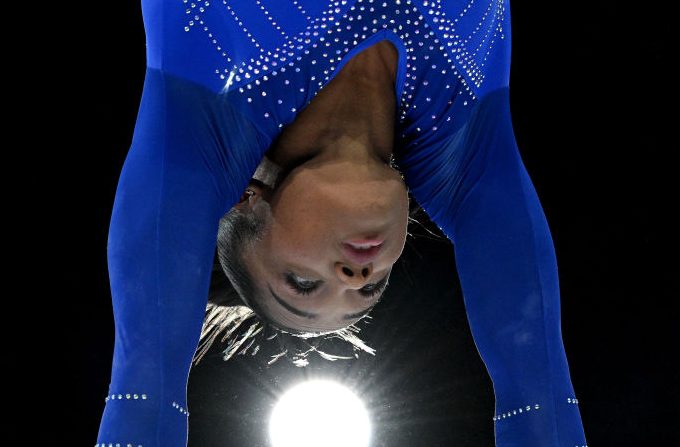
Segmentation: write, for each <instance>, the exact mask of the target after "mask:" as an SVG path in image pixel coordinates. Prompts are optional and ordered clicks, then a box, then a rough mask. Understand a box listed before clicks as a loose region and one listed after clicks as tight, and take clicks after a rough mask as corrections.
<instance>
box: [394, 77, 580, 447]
mask: <svg viewBox="0 0 680 447" xmlns="http://www.w3.org/2000/svg"><path fill="white" fill-rule="evenodd" d="M424 159H426V161H425V162H423V164H422V165H420V166H417V170H414V171H413V172H410V170H409V168H408V167H407V168H406V172H405V176H406V178H407V180H408V179H409V178H410V180H411V182H412V183H410V185H411V192H412V193H413V194H414V197H415V198H416V200H418V202H419V204H420V205H421V206H422V207H423V208H424V209H425V210H426V211H427V213H428V215H429V216H430V217H431V219H432V220H433V221H434V222H435V223H436V224H437V225H438V226H439V227H440V228H441V229H442V231H443V232H444V233H445V234H446V235H447V237H448V238H449V239H450V240H451V241H452V242H453V244H454V252H455V258H456V267H457V270H458V274H459V277H460V282H461V286H462V291H463V297H464V302H465V308H466V313H467V316H468V321H469V323H470V328H471V331H472V334H473V337H474V341H475V345H476V346H477V349H478V350H479V353H480V355H481V357H482V359H483V361H484V363H485V365H486V368H487V370H488V372H489V375H490V377H491V379H492V381H493V386H494V393H495V397H496V411H495V415H494V416H493V418H491V416H490V418H491V419H493V421H494V422H493V423H494V424H495V437H496V445H497V446H499V447H510V446H513V447H514V446H523V447H531V446H535V447H539V446H540V447H545V446H561V447H574V446H584V445H586V441H585V435H584V431H583V426H582V422H581V417H580V413H579V409H578V405H577V404H578V400H577V398H576V396H575V395H574V389H573V387H572V383H571V379H570V375H569V367H568V364H567V358H566V355H565V349H564V346H563V342H562V335H561V329H560V294H559V285H558V271H557V263H556V258H555V251H554V247H553V242H552V239H551V235H550V230H549V228H548V224H547V221H546V217H545V215H544V213H543V210H542V207H541V205H540V203H539V199H538V196H537V194H536V190H535V189H534V186H533V184H532V182H531V180H530V178H529V175H528V174H527V171H526V169H525V166H524V164H523V162H522V159H521V157H520V153H519V151H518V147H517V144H516V141H515V137H514V133H513V128H512V122H511V115H510V106H509V90H508V87H503V88H500V89H497V90H494V91H493V92H490V93H489V94H487V95H486V96H485V97H484V98H482V99H480V100H479V102H478V103H477V104H476V106H475V109H474V110H473V111H472V112H471V115H470V117H469V119H468V121H467V123H466V124H465V126H463V127H461V128H460V129H459V131H458V132H456V133H455V134H453V135H451V137H450V138H449V140H448V141H446V142H445V143H444V144H442V146H441V147H439V148H437V150H433V151H432V152H430V153H429V154H428V156H427V157H425V158H424ZM412 168H414V167H412ZM409 174H410V175H409Z"/></svg>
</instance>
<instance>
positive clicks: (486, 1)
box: [97, 0, 586, 447]
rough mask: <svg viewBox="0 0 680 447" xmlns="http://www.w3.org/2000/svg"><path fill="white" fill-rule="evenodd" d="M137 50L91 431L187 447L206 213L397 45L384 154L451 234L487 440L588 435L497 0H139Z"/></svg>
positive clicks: (208, 251)
mask: <svg viewBox="0 0 680 447" xmlns="http://www.w3.org/2000/svg"><path fill="white" fill-rule="evenodd" d="M141 5H142V13H143V18H144V26H145V30H146V43H147V47H146V49H147V68H146V75H145V82H144V90H143V95H142V98H141V103H140V107H139V114H138V117H137V122H136V126H135V130H134V135H133V140H132V144H131V147H130V150H129V153H128V155H127V158H126V160H125V163H124V166H123V169H122V172H121V175H120V179H119V182H118V187H117V190H116V196H115V201H114V206H113V214H112V216H111V223H110V228H109V238H108V265H109V275H110V284H111V292H112V300H113V310H114V317H115V329H116V332H115V348H114V355H113V368H112V373H111V381H110V387H109V393H108V396H107V397H106V398H105V400H106V405H105V409H104V413H103V416H102V420H101V424H100V428H99V434H98V438H97V445H98V446H112V445H113V446H117V445H119V444H120V445H121V446H129V445H132V446H135V447H138V446H143V447H173V446H185V445H186V442H187V422H188V410H187V404H186V385H187V379H188V374H189V368H190V366H191V360H192V357H193V355H194V353H195V350H196V347H197V343H198V340H199V336H200V331H201V326H202V322H203V318H204V315H205V309H206V303H207V298H208V288H209V281H210V274H211V267H212V263H213V255H214V251H215V246H216V234H217V228H218V223H219V219H220V217H221V216H222V215H223V214H224V213H226V212H227V211H228V210H229V209H230V208H231V207H232V206H233V205H234V204H236V203H237V202H238V200H239V198H240V196H241V194H242V193H243V191H244V190H245V188H246V187H247V185H248V182H249V180H250V179H251V176H252V174H253V173H254V171H255V169H256V167H257V166H258V164H259V162H260V160H261V159H262V157H263V155H264V153H265V152H266V151H267V150H268V148H269V146H270V144H271V143H272V141H274V139H275V138H276V136H277V135H278V134H279V133H280V132H281V131H282V129H283V128H284V127H285V126H286V125H288V124H290V123H291V122H292V121H293V120H294V119H295V116H296V114H297V113H298V112H299V111H300V110H302V109H303V108H304V107H305V106H306V105H307V104H309V103H310V101H311V100H312V99H313V98H314V95H315V94H316V93H317V92H318V91H319V90H320V89H321V88H323V87H324V86H325V85H326V84H328V82H329V81H330V80H332V79H333V78H334V77H335V75H336V74H337V73H338V72H339V70H340V69H341V68H342V67H343V66H344V64H346V63H347V61H349V60H350V59H351V58H352V57H353V56H354V55H356V54H357V53H358V52H360V51H362V50H363V49H366V48H367V47H369V46H371V45H374V44H376V43H377V42H379V41H381V40H385V39H387V40H389V41H390V42H391V43H392V44H394V46H395V47H396V49H397V50H398V53H399V64H398V70H397V82H396V83H395V93H396V98H397V103H398V104H397V106H398V112H397V116H396V117H395V122H396V125H397V130H398V134H397V136H398V137H399V138H398V139H397V140H398V142H397V145H396V147H395V157H396V160H395V161H396V162H397V164H398V166H399V168H400V170H401V171H402V172H403V173H404V177H405V180H406V182H407V185H408V187H409V189H410V190H411V192H412V194H413V196H414V197H415V198H416V200H417V201H418V203H419V204H420V205H421V206H422V207H423V208H424V209H425V210H426V211H427V213H428V215H429V216H430V218H431V219H432V221H433V222H435V223H436V224H437V225H438V226H439V227H440V228H441V229H442V231H443V232H444V233H445V234H446V235H447V237H448V238H449V239H450V240H451V241H452V242H453V244H454V248H455V256H456V262H457V269H458V274H459V277H460V281H461V284H462V290H463V295H464V301H465V307H466V312H467V316H468V319H469V322H470V327H471V330H472V334H473V336H474V341H475V344H476V346H477V348H478V350H479V353H480V354H481V357H482V359H483V361H484V363H485V365H486V367H487V369H488V372H489V375H490V377H491V379H492V381H493V386H494V392H495V397H496V411H495V414H494V415H489V417H490V418H492V419H493V421H494V424H495V437H496V445H498V446H501V447H510V446H513V447H514V446H523V447H531V446H535V447H538V446H540V447H545V446H563V447H574V446H584V445H586V440H585V435H584V431H583V426H582V422H581V417H580V413H579V408H578V399H577V398H576V396H575V394H574V390H573V386H572V384H571V380H570V375H569V368H568V364H567V358H566V355H565V351H564V346H563V343H562V336H561V332H560V297H559V286H558V272H557V264H556V259H555V252H554V248H553V243H552V239H551V235H550V231H549V228H548V225H547V222H546V218H545V216H544V213H543V210H542V208H541V205H540V203H539V200H538V197H537V195H536V191H535V189H534V187H533V185H532V183H531V180H530V178H529V176H528V175H527V172H526V170H525V167H524V165H523V163H522V159H521V157H520V154H519V152H518V148H517V145H516V142H515V138H514V135H513V129H512V123H511V116H510V109H509V97H508V81H509V69H510V15H509V4H508V0H436V1H431V0H428V1H426V0H384V1H381V0H348V1H334V2H331V3H328V2H326V1H320V0H281V1H279V0H276V1H273V0H251V1H235V0H142V1H141Z"/></svg>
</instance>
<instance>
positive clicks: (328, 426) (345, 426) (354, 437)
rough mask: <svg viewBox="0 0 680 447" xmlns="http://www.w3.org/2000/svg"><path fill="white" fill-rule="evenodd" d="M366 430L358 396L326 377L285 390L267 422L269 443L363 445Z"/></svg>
mask: <svg viewBox="0 0 680 447" xmlns="http://www.w3.org/2000/svg"><path fill="white" fill-rule="evenodd" d="M370 432H371V427H370V423H369V421H368V413H367V412H366V409H365V408H364V405H363V404H362V402H361V401H360V400H359V398H358V397H357V396H355V395H354V393H352V392H351V391H350V390H349V389H347V388H346V387H344V386H342V385H340V384H338V383H335V382H331V381H328V380H314V381H309V382H303V383H301V384H299V385H296V386H295V387H293V388H292V389H290V390H289V391H287V392H286V393H285V394H284V395H283V397H281V400H280V401H279V402H278V403H277V404H276V406H275V407H274V411H273V412H272V416H271V420H270V422H269V436H270V439H271V442H272V446H273V447H293V446H295V447H347V446H352V447H367V446H368V443H369V440H370V435H371V433H370Z"/></svg>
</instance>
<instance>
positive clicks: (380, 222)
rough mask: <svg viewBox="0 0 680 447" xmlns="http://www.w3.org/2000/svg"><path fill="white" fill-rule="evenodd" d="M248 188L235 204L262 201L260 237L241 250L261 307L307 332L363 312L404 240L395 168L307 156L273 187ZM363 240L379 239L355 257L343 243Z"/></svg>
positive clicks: (404, 204) (403, 193)
mask: <svg viewBox="0 0 680 447" xmlns="http://www.w3.org/2000/svg"><path fill="white" fill-rule="evenodd" d="M362 166H363V167H362ZM349 168H351V169H349ZM249 189H252V190H254V191H255V192H256V195H255V196H253V197H252V198H250V199H244V200H242V202H241V203H240V204H239V205H237V207H241V208H243V207H257V206H261V205H264V208H265V209H266V210H267V211H266V212H267V213H269V218H268V223H267V226H266V228H265V230H264V231H263V233H262V237H261V238H260V239H259V240H255V241H252V244H249V246H248V247H247V248H245V249H244V251H243V255H242V260H243V263H244V266H245V268H246V269H247V270H248V272H249V273H250V276H251V278H253V281H254V282H255V287H256V289H257V290H258V292H259V293H258V294H257V297H255V298H254V299H257V301H258V302H257V306H258V307H259V308H260V310H261V311H262V312H264V313H266V314H267V316H268V317H269V319H271V320H273V322H274V323H278V324H279V325H280V326H283V327H287V328H291V329H295V330H299V331H305V332H330V331H335V330H338V329H341V328H345V327H347V326H349V325H350V324H352V323H355V322H356V321H358V320H359V319H360V318H361V317H363V316H364V315H365V314H366V313H368V311H369V310H370V309H371V308H372V307H373V306H374V305H375V304H376V303H377V302H378V300H379V299H380V296H381V294H382V291H383V290H384V289H385V286H386V283H387V281H388V280H389V275H390V272H391V270H392V266H393V264H394V263H395V262H396V261H397V259H398V258H399V256H400V255H401V252H402V250H403V248H404V244H405V241H406V231H407V225H408V211H409V199H408V192H407V189H406V186H405V185H404V182H403V180H402V179H401V175H400V174H399V172H398V171H396V170H394V169H392V168H391V167H389V165H386V164H375V165H371V166H370V167H369V166H368V165H361V164H359V165H357V164H356V163H352V164H351V166H350V165H348V164H345V163H343V162H342V161H340V162H337V163H320V162H315V161H314V160H312V161H309V162H307V163H305V164H303V165H300V166H298V167H297V168H295V169H293V170H291V171H290V173H288V175H287V176H286V177H285V179H284V180H283V181H282V182H281V184H280V185H278V186H277V187H276V189H275V190H274V191H271V190H267V189H266V188H264V189H263V188H259V187H256V186H252V185H251V186H250V188H249ZM258 201H265V202H266V203H262V202H260V203H258ZM361 239H378V240H382V241H383V242H382V244H381V245H380V247H379V248H378V249H372V250H371V251H373V252H374V253H367V252H366V251H363V252H359V255H358V256H357V254H356V253H357V252H356V251H355V250H352V249H351V248H349V247H347V246H346V245H344V244H343V242H346V241H353V240H361ZM361 256H364V258H363V259H362V258H361ZM305 289H306V290H305ZM305 292H308V293H305ZM376 292H377V293H376Z"/></svg>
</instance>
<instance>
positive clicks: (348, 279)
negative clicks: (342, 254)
mask: <svg viewBox="0 0 680 447" xmlns="http://www.w3.org/2000/svg"><path fill="white" fill-rule="evenodd" d="M335 272H336V273H337V275H338V278H340V281H342V282H344V283H345V284H347V285H349V286H350V287H352V288H361V287H363V286H365V285H366V284H367V282H368V278H370V277H371V274H372V273H373V264H366V265H362V266H359V265H350V264H348V263H345V262H338V263H336V264H335Z"/></svg>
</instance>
